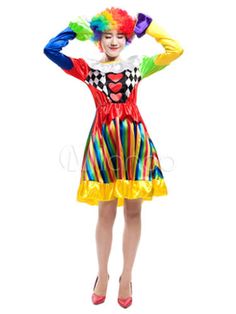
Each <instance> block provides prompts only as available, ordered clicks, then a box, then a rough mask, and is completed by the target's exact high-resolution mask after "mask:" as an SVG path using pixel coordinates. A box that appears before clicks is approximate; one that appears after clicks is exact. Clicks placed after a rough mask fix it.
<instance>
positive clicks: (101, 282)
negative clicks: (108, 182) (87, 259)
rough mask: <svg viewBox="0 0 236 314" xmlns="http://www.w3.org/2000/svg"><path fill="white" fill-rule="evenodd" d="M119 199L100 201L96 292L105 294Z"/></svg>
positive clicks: (97, 230)
mask: <svg viewBox="0 0 236 314" xmlns="http://www.w3.org/2000/svg"><path fill="white" fill-rule="evenodd" d="M116 211H117V199H115V200H112V201H104V202H99V206H98V222H97V227H96V244H97V256H98V267H99V270H98V276H99V279H98V282H97V285H96V288H95V293H96V294H98V295H105V294H106V290H107V280H108V260H109V255H110V251H111V245H112V228H113V224H114V221H115V217H116Z"/></svg>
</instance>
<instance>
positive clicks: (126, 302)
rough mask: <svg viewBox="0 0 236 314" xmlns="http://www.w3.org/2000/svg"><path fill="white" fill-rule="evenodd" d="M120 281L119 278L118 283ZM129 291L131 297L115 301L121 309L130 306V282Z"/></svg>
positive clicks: (131, 299)
mask: <svg viewBox="0 0 236 314" xmlns="http://www.w3.org/2000/svg"><path fill="white" fill-rule="evenodd" d="M120 280H121V277H120V279H119V282H120ZM130 289H131V296H129V297H127V298H118V299H117V301H118V303H119V305H120V306H122V307H123V308H125V309H126V308H127V307H129V306H130V305H131V304H132V301H133V298H132V282H130Z"/></svg>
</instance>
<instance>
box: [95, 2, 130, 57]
mask: <svg viewBox="0 0 236 314" xmlns="http://www.w3.org/2000/svg"><path fill="white" fill-rule="evenodd" d="M89 24H90V28H91V29H92V30H93V33H94V36H92V37H91V40H92V41H93V42H94V43H95V44H96V45H97V46H98V48H99V50H100V51H102V47H101V43H100V40H101V37H102V33H103V32H104V31H108V30H114V29H115V30H117V31H119V32H121V33H123V34H124V35H125V37H126V46H127V45H129V44H130V43H131V42H132V40H133V38H134V35H135V33H134V28H135V24H136V19H135V18H132V17H131V16H130V15H129V14H128V13H127V11H126V10H122V9H119V8H114V7H111V8H110V9H109V8H106V9H105V10H104V11H102V12H100V13H98V14H96V15H95V16H94V17H93V18H92V19H91V21H90V22H89Z"/></svg>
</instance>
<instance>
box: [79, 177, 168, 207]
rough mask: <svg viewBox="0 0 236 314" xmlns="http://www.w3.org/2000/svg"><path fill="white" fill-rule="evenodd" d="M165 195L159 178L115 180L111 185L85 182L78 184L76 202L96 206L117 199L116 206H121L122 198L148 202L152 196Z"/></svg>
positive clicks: (164, 188) (162, 183)
mask: <svg viewBox="0 0 236 314" xmlns="http://www.w3.org/2000/svg"><path fill="white" fill-rule="evenodd" d="M167 194H168V191H167V187H166V184H165V181H164V179H161V178H160V179H153V180H152V181H145V180H121V179H117V180H116V182H111V183H102V182H96V181H89V180H87V181H81V182H80V185H79V188H78V191H77V198H76V200H77V201H78V202H84V203H87V204H89V205H98V204H99V201H110V200H114V199H115V198H118V202H117V206H123V205H124V198H128V199H136V198H142V199H143V201H144V200H149V201H150V200H152V198H153V196H163V195H167ZM143 201H142V202H143Z"/></svg>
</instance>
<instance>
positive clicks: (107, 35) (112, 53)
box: [101, 30, 126, 60]
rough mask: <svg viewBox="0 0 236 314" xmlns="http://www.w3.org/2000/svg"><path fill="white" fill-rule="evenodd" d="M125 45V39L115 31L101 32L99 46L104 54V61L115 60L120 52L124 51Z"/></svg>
mask: <svg viewBox="0 0 236 314" xmlns="http://www.w3.org/2000/svg"><path fill="white" fill-rule="evenodd" d="M125 44H126V37H125V35H124V34H122V33H119V32H118V31H117V30H110V31H106V32H103V34H102V38H101V46H102V48H103V51H104V53H105V54H106V56H105V59H107V60H116V59H118V57H119V54H120V52H121V51H122V50H123V49H124V47H125Z"/></svg>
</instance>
